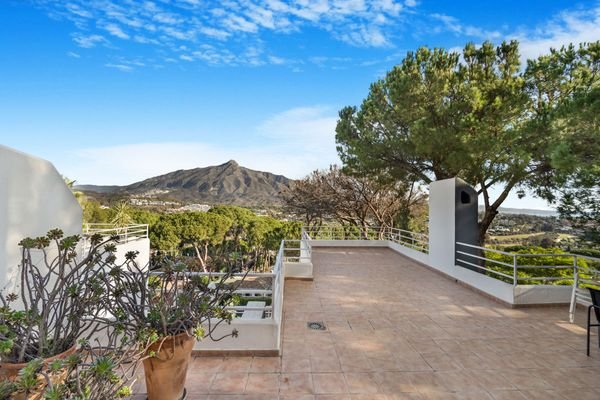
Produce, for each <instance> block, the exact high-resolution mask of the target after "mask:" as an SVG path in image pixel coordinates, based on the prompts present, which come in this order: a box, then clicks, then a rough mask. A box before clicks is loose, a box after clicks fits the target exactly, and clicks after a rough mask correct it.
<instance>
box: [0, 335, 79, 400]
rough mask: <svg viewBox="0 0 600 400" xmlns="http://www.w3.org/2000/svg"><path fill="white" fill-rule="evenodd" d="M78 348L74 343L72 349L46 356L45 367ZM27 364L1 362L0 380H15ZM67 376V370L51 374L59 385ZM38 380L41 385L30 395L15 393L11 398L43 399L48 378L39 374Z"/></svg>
mask: <svg viewBox="0 0 600 400" xmlns="http://www.w3.org/2000/svg"><path fill="white" fill-rule="evenodd" d="M76 350H77V346H76V345H74V346H73V347H71V348H70V349H68V350H66V351H64V352H62V353H60V354H57V355H55V356H52V357H48V358H44V368H46V367H47V366H48V364H50V363H51V362H52V361H54V360H63V359H65V358H67V357H69V356H70V355H72V354H74V353H75V351H76ZM26 366H27V363H0V381H6V380H9V381H14V380H15V379H16V378H17V376H18V375H19V371H21V369H23V368H25V367H26ZM66 378H67V372H66V371H60V372H58V373H55V374H51V375H50V381H51V382H52V384H53V385H58V384H61V383H63V382H64V381H65V379H66ZM38 382H39V385H38V387H37V389H35V390H34V391H33V392H31V393H29V394H28V395H26V394H25V393H14V394H13V397H11V398H12V399H14V400H21V399H28V400H29V399H41V398H42V397H43V394H44V390H45V388H46V379H45V378H44V377H43V376H39V377H38Z"/></svg>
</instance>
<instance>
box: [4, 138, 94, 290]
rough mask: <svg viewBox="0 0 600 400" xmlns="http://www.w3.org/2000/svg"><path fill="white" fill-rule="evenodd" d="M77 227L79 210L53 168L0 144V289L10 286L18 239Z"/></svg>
mask: <svg viewBox="0 0 600 400" xmlns="http://www.w3.org/2000/svg"><path fill="white" fill-rule="evenodd" d="M81 227H82V211H81V207H80V206H79V203H78V202H77V200H76V199H75V197H74V196H73V194H72V193H71V190H70V189H69V188H68V187H67V185H66V184H65V183H64V180H63V178H62V176H61V175H60V174H59V173H58V171H57V170H56V168H55V167H54V165H52V163H50V162H49V161H46V160H43V159H41V158H37V157H34V156H31V155H28V154H25V153H22V152H20V151H17V150H14V149H11V148H8V147H6V146H2V145H0V288H5V287H7V288H10V287H12V285H11V282H13V281H14V277H15V275H16V273H17V271H18V270H17V267H18V265H19V262H20V260H21V255H20V249H19V246H18V243H19V241H20V240H21V239H22V238H24V237H27V236H30V237H35V236H41V235H44V234H46V232H47V231H48V230H50V229H53V228H61V229H62V230H63V231H64V232H65V235H75V234H80V233H81Z"/></svg>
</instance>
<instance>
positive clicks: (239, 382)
mask: <svg viewBox="0 0 600 400" xmlns="http://www.w3.org/2000/svg"><path fill="white" fill-rule="evenodd" d="M247 381H248V374H244V373H218V374H216V375H215V378H214V379H213V381H212V384H211V385H210V393H211V394H212V393H214V394H222V393H227V394H242V393H244V390H245V389H246V382H247Z"/></svg>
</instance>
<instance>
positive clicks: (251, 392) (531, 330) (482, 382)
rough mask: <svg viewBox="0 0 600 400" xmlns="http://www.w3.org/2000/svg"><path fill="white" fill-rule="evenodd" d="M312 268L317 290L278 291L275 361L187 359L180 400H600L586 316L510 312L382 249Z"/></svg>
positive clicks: (318, 256) (292, 287)
mask: <svg viewBox="0 0 600 400" xmlns="http://www.w3.org/2000/svg"><path fill="white" fill-rule="evenodd" d="M313 263H314V271H315V280H314V282H302V281H288V282H287V283H286V287H285V303H284V307H285V313H284V318H285V323H284V332H283V356H282V357H281V358H258V357H256V358H250V357H249V358H243V357H239V358H230V359H223V358H206V357H199V358H196V359H195V360H194V362H193V367H192V368H191V371H190V372H189V374H188V379H187V388H188V391H189V396H188V398H189V399H238V398H240V399H282V400H283V399H306V400H309V399H311V400H312V399H314V400H316V399H330V400H333V399H374V400H377V399H389V400H392V399H419V400H425V399H473V400H486V399H495V400H504V399H509V400H519V399H573V400H575V399H576V400H586V399H590V400H598V399H600V351H599V350H598V348H597V343H598V342H597V337H593V338H592V340H593V343H594V345H595V348H594V349H593V354H592V357H589V358H588V357H586V355H585V329H584V328H582V327H581V325H582V324H583V323H584V320H585V315H584V312H583V311H579V312H578V315H577V322H578V324H579V325H572V324H569V322H568V311H567V309H566V308H565V307H561V308H530V309H510V308H507V307H505V306H503V305H501V304H498V303H495V302H493V301H491V300H489V299H487V298H485V297H483V296H481V295H479V294H477V293H475V292H473V291H471V290H468V289H466V288H464V287H462V286H459V285H458V284H456V283H454V282H452V281H450V280H448V279H445V278H444V277H442V276H440V275H438V274H436V273H434V272H432V271H430V270H428V269H426V268H424V267H422V266H420V265H417V264H415V263H413V262H412V261H410V260H409V259H407V258H405V257H402V256H401V255H398V254H397V253H395V252H393V251H391V250H389V249H375V248H371V249H360V248H337V249H333V248H331V249H318V250H317V249H315V250H314V251H313ZM308 321H323V322H325V324H326V326H327V330H326V331H311V330H309V329H307V327H306V323H307V322H308Z"/></svg>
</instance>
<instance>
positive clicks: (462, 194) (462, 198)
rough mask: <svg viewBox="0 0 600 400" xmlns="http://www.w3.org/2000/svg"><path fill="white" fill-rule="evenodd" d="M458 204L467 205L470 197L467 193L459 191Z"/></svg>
mask: <svg viewBox="0 0 600 400" xmlns="http://www.w3.org/2000/svg"><path fill="white" fill-rule="evenodd" d="M460 202H461V203H462V204H469V203H470V202H471V196H470V195H469V193H467V192H465V191H463V190H461V191H460Z"/></svg>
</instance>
